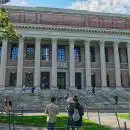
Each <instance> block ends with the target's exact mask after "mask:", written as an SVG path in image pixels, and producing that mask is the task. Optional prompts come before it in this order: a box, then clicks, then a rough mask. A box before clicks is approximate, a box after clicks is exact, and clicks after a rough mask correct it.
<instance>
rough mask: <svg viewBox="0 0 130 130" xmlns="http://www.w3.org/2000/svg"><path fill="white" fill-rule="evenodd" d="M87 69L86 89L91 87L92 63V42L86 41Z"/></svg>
mask: <svg viewBox="0 0 130 130" xmlns="http://www.w3.org/2000/svg"><path fill="white" fill-rule="evenodd" d="M85 69H86V87H87V88H88V87H91V61H90V42H89V41H85Z"/></svg>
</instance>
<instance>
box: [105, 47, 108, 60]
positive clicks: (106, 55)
mask: <svg viewBox="0 0 130 130" xmlns="http://www.w3.org/2000/svg"><path fill="white" fill-rule="evenodd" d="M105 59H106V62H108V61H109V60H108V48H107V47H105Z"/></svg>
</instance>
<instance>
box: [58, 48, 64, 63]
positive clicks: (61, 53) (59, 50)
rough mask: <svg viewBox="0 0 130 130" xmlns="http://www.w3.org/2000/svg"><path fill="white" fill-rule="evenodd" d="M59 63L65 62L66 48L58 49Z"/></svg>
mask: <svg viewBox="0 0 130 130" xmlns="http://www.w3.org/2000/svg"><path fill="white" fill-rule="evenodd" d="M57 57H58V61H65V48H64V46H59V47H58V56H57Z"/></svg>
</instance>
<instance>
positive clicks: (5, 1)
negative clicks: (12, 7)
mask: <svg viewBox="0 0 130 130" xmlns="http://www.w3.org/2000/svg"><path fill="white" fill-rule="evenodd" d="M8 2H10V0H0V4H6V3H8Z"/></svg>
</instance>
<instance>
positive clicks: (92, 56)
mask: <svg viewBox="0 0 130 130" xmlns="http://www.w3.org/2000/svg"><path fill="white" fill-rule="evenodd" d="M90 53H91V62H95V48H94V47H90Z"/></svg>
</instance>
